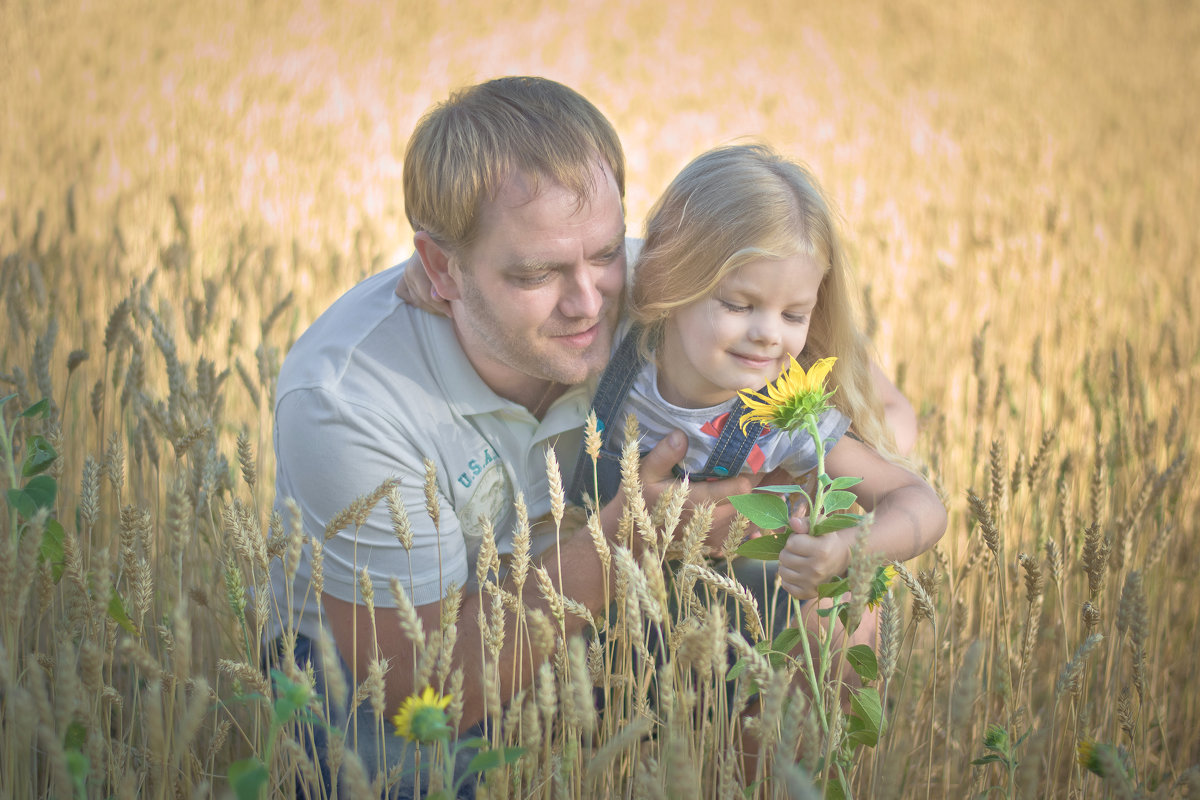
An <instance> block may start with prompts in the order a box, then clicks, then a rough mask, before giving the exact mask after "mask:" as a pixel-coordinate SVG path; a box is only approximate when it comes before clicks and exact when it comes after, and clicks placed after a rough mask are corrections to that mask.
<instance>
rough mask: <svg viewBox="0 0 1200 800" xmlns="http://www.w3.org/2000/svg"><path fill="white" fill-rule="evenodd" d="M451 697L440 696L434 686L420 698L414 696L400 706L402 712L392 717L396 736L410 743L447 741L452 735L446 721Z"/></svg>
mask: <svg viewBox="0 0 1200 800" xmlns="http://www.w3.org/2000/svg"><path fill="white" fill-rule="evenodd" d="M450 699H451V695H448V694H447V695H440V694H438V693H437V692H436V691H434V688H433V687H432V686H426V687H425V691H424V692H422V693H421V695H420V697H418V696H416V695H413V696H412V697H410V698H408V699H407V700H405V701H404V702H403V703H401V704H400V710H399V711H397V712H396V715H395V716H394V717H392V724H393V725H395V726H396V735H397V736H403V737H404V738H405V739H408V740H409V741H410V742H434V741H438V740H445V739H446V738H448V737H449V735H450V725H449V723H448V721H447V719H446V706H448V705H450Z"/></svg>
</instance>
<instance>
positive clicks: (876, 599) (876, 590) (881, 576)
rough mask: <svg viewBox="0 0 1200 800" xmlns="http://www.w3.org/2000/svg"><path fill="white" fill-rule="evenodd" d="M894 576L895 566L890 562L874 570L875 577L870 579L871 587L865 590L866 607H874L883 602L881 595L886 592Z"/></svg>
mask: <svg viewBox="0 0 1200 800" xmlns="http://www.w3.org/2000/svg"><path fill="white" fill-rule="evenodd" d="M895 577H896V567H895V566H893V565H892V564H885V565H883V566H881V567H879V568H878V569H877V570H875V577H874V578H872V579H871V588H870V590H869V591H868V592H867V608H875V606H877V605H879V604H880V603H881V602H883V597H884V595H886V594H887V593H888V589H889V588H891V585H892V580H893V579H894V578H895Z"/></svg>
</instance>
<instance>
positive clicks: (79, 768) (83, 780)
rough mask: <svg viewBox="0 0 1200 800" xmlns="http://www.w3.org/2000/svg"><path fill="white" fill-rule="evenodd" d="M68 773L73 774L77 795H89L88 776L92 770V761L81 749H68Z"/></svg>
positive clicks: (73, 784) (72, 780)
mask: <svg viewBox="0 0 1200 800" xmlns="http://www.w3.org/2000/svg"><path fill="white" fill-rule="evenodd" d="M66 755H67V774H68V775H70V776H71V785H72V786H74V787H75V796H76V797H87V778H88V773H89V772H91V771H92V762H91V760H90V759H89V758H88V757H87V756H85V755H84V754H83V753H82V752H80V751H79V750H68V751H67V753H66Z"/></svg>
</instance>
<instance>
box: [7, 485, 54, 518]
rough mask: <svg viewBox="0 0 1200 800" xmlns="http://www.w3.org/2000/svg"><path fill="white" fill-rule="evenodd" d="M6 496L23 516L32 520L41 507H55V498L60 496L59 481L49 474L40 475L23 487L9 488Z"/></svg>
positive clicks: (10, 503)
mask: <svg viewBox="0 0 1200 800" xmlns="http://www.w3.org/2000/svg"><path fill="white" fill-rule="evenodd" d="M6 496H7V497H8V504H9V505H10V506H12V507H13V508H14V509H15V510H16V512H17V513H18V514H20V515H21V518H22V519H25V520H30V519H33V517H34V516H35V515H36V514H37V512H38V509H40V508H48V509H51V510H53V509H54V499H55V498H56V497H57V496H58V481H56V480H54V478H51V477H50V476H49V475H38V476H37V477H35V478H31V479H30V481H29V483H27V484H25V487H24V488H23V489H9V490H8V493H7V495H6Z"/></svg>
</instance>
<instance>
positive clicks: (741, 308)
mask: <svg viewBox="0 0 1200 800" xmlns="http://www.w3.org/2000/svg"><path fill="white" fill-rule="evenodd" d="M717 302H718V303H720V304H721V307H722V308H724V309H725V310H726V311H729V312H731V313H734V314H742V313H745V312H747V311H751V310H752V308H753V307H752V306H748V305H742V304H740V303H734V302H731V301H729V300H723V299H721V298H720V297H718V298H717ZM782 316H783V318H784V319H785V320H787V321H788V322H791V323H794V324H796V325H803V324H805V323H807V322H808V312H807V311H805V312H795V311H785V312H784V313H783V314H782Z"/></svg>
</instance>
